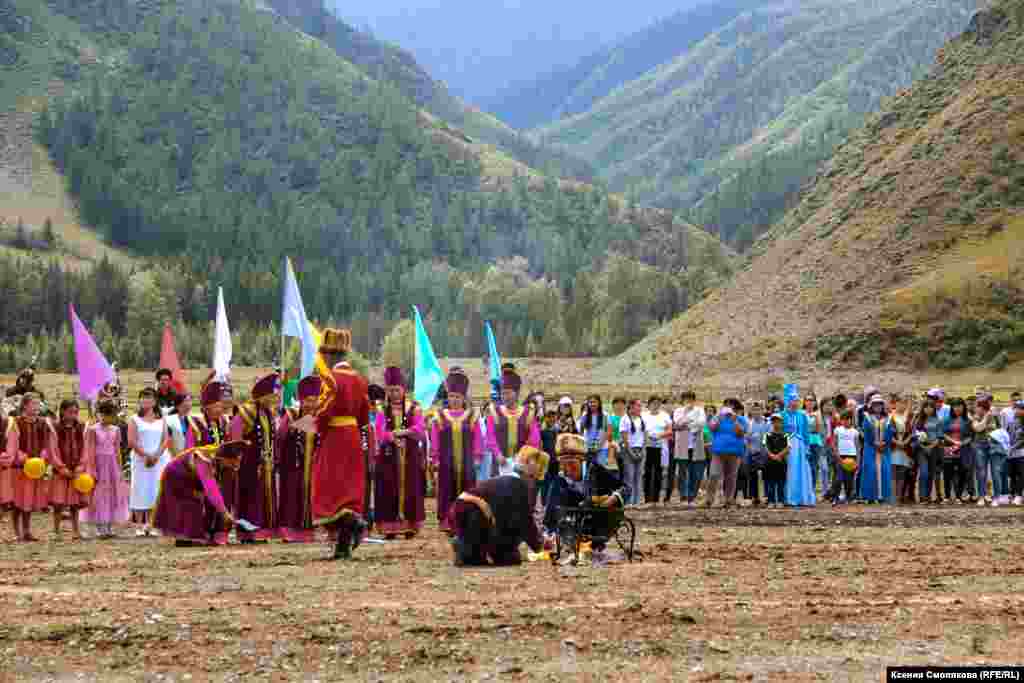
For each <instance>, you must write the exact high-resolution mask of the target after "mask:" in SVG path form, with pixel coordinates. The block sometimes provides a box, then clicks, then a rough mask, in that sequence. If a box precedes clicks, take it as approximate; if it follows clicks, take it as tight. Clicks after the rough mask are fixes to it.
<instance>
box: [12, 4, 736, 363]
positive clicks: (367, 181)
mask: <svg viewBox="0 0 1024 683" xmlns="http://www.w3.org/2000/svg"><path fill="white" fill-rule="evenodd" d="M300 10H301V7H299V5H297V4H295V3H292V4H291V5H290V6H286V5H284V4H278V5H277V7H276V8H275V7H274V6H272V5H269V4H267V3H254V2H247V1H232V0H222V1H215V0H185V1H181V0H179V1H173V0H140V1H137V0H47V1H46V2H37V1H35V0H0V20H2V21H3V22H4V26H5V27H7V28H8V30H7V31H5V32H4V33H3V34H2V40H3V42H2V43H0V54H2V55H3V59H4V61H3V64H4V66H3V67H2V69H0V74H2V76H3V79H4V80H3V81H0V88H2V89H0V93H4V97H5V100H4V101H5V103H8V104H10V105H11V108H12V109H13V110H14V112H15V113H17V114H18V115H19V116H21V117H22V118H25V119H32V120H33V121H34V130H35V141H34V143H33V141H26V140H20V141H18V143H17V144H18V145H21V146H22V147H27V148H31V149H32V150H33V151H32V153H33V154H35V153H36V151H37V150H39V151H42V158H43V160H44V161H46V163H47V164H49V165H51V167H52V169H53V171H54V172H55V174H56V173H59V174H60V175H59V176H57V177H61V176H62V180H63V183H64V187H63V188H61V189H62V190H63V191H66V195H67V197H66V198H67V200H68V201H69V202H73V206H74V208H75V209H76V211H75V214H76V217H77V220H78V225H77V228H78V229H79V230H80V231H83V232H84V231H88V232H89V233H90V234H91V235H92V236H93V239H94V240H95V242H96V243H98V244H100V245H102V246H103V248H105V249H109V250H111V251H112V252H113V253H115V254H117V255H123V258H124V259H125V261H126V264H125V266H124V268H123V269H122V272H121V275H118V276H115V275H112V274H111V268H115V266H116V265H117V264H111V263H109V259H105V258H102V257H100V258H97V259H95V260H94V262H96V263H97V264H98V265H99V266H102V267H98V268H97V269H96V270H95V271H92V272H93V273H96V274H95V275H92V274H86V275H83V276H82V277H86V278H89V279H87V280H86V281H85V282H82V281H80V280H74V279H72V278H70V276H68V275H66V274H63V272H62V270H61V268H64V267H65V264H64V263H63V260H61V261H59V262H56V263H55V262H54V260H53V258H54V257H60V258H61V259H63V257H64V256H65V254H64V252H63V251H62V249H63V246H64V244H65V242H66V237H67V235H66V234H65V233H64V232H63V231H62V229H61V228H62V226H61V225H59V224H57V223H56V222H54V225H53V228H52V229H51V232H52V233H54V239H53V240H48V239H42V237H45V236H46V234H47V233H46V230H45V229H44V226H40V225H38V223H37V224H36V225H29V226H28V229H27V230H22V231H21V234H22V236H21V237H20V238H19V237H18V235H19V233H18V232H17V231H16V232H14V238H12V239H11V240H10V241H9V244H10V248H12V249H15V250H16V251H17V252H18V253H19V254H25V253H28V254H29V255H35V256H37V257H38V258H40V259H41V262H39V263H35V262H32V261H26V260H12V259H9V258H3V259H0V281H3V282H12V283H18V282H21V281H27V282H28V281H30V282H32V283H36V280H35V279H30V280H26V278H25V273H26V271H32V272H35V271H39V272H43V271H47V270H49V272H50V274H49V275H48V280H49V282H50V285H49V287H48V288H47V287H46V285H42V284H40V285H38V286H37V285H33V286H22V287H19V288H18V291H17V292H16V293H15V294H12V295H11V296H9V297H7V298H6V299H5V301H4V302H3V312H4V313H5V314H6V315H9V316H14V318H15V319H17V320H18V324H17V325H13V326H9V327H5V329H4V330H3V335H4V337H3V341H7V342H9V343H21V341H22V340H24V339H26V336H25V335H26V333H27V332H29V331H37V330H39V329H42V328H45V329H48V330H51V331H53V330H55V327H56V326H57V325H58V324H59V321H61V320H62V319H63V317H64V315H65V314H66V303H67V298H72V299H75V300H76V305H77V307H78V310H79V312H80V314H81V315H82V316H83V318H86V319H95V318H97V317H99V316H103V317H104V318H105V319H106V323H108V324H109V325H110V327H112V328H113V329H112V331H111V335H112V337H118V336H121V337H123V338H128V337H131V340H132V341H131V343H130V344H121V345H119V346H118V349H119V351H118V353H119V354H121V356H120V360H121V361H122V365H129V364H130V363H139V364H144V363H145V362H146V360H147V358H148V356H147V355H146V354H147V353H150V352H149V351H148V350H147V349H149V348H150V346H149V344H150V341H151V340H149V339H148V337H145V336H140V335H151V334H155V333H158V332H159V329H160V326H161V324H162V323H161V322H160V321H161V320H164V319H170V320H177V321H179V324H180V325H182V326H184V327H191V328H194V329H195V330H198V329H204V330H205V325H206V324H207V321H209V320H210V317H211V316H210V313H211V308H212V303H213V298H214V295H215V292H216V288H217V286H218V285H222V286H223V287H224V290H225V296H226V298H227V301H228V307H229V310H230V311H231V313H230V315H231V319H232V320H233V321H240V324H241V325H244V326H248V327H250V328H253V329H256V328H258V329H259V331H260V332H261V334H262V332H264V331H267V329H268V327H272V326H274V325H276V324H278V321H277V318H278V316H279V306H280V302H279V297H280V274H281V262H282V257H283V256H284V255H286V254H289V255H291V256H293V258H294V259H295V260H296V267H297V269H298V270H299V271H300V273H301V275H300V277H301V279H302V286H303V291H304V294H305V302H306V306H307V310H308V311H309V312H310V313H311V315H313V316H314V317H316V318H318V319H320V320H322V321H329V320H338V321H345V322H346V323H348V324H351V325H352V327H353V329H354V334H355V336H356V339H357V342H358V343H359V345H360V348H363V349H369V350H371V351H373V350H376V349H377V348H378V347H379V342H380V340H381V338H382V337H383V335H384V334H386V333H387V331H388V330H389V329H390V327H391V326H392V325H393V324H394V322H395V320H396V319H397V318H398V317H399V316H403V315H408V311H409V305H410V303H413V302H416V303H418V304H419V305H420V306H421V308H422V310H423V311H424V314H425V316H426V317H427V320H428V326H429V327H430V329H431V332H432V333H433V334H434V336H435V348H437V349H438V352H439V353H443V354H467V353H477V352H478V351H479V350H482V346H481V341H480V340H479V328H480V324H479V323H480V320H481V317H482V316H485V317H487V318H489V319H492V320H493V321H494V323H495V328H496V332H497V333H498V335H499V337H500V338H501V342H502V343H503V345H504V346H505V348H506V349H508V352H509V353H521V352H523V351H524V350H525V349H526V348H528V347H532V348H533V349H534V350H541V349H543V350H546V351H547V352H551V353H555V352H562V353H564V352H565V351H566V349H568V348H574V349H576V350H577V351H578V352H588V351H596V350H600V349H603V350H618V349H620V348H622V347H624V346H626V345H627V344H628V343H629V342H631V341H633V340H634V339H636V338H639V337H640V336H641V335H643V334H644V333H646V332H647V331H648V329H649V328H650V327H651V326H652V325H655V324H657V323H658V322H659V321H664V320H667V319H669V318H670V317H671V316H672V315H673V314H675V313H676V312H678V311H679V310H682V309H683V308H685V306H686V305H688V303H689V302H690V301H692V300H695V299H696V298H697V297H698V296H699V295H700V294H701V293H702V292H703V291H704V290H705V289H706V288H707V287H708V286H710V283H713V282H714V281H715V280H716V278H718V277H720V276H721V275H722V274H723V273H724V272H726V271H728V268H729V267H730V264H731V253H730V252H729V250H727V249H725V248H724V247H723V246H722V245H721V244H720V243H719V242H718V241H717V240H716V239H715V238H713V237H712V236H710V235H708V234H707V233H706V232H704V231H702V230H700V229H698V228H696V227H694V226H692V225H689V224H686V223H685V222H683V221H681V220H679V219H678V218H677V217H675V216H673V215H672V213H671V212H668V211H664V210H653V209H641V208H638V207H635V206H631V205H629V204H628V203H626V202H625V201H624V200H623V199H622V198H621V197H618V196H615V195H612V194H609V193H608V192H607V191H605V190H603V189H601V188H600V187H596V186H592V185H588V184H586V183H582V182H580V181H578V180H566V179H559V178H557V177H552V176H550V175H546V174H544V173H543V172H542V171H541V170H538V169H535V168H532V167H530V166H528V165H526V164H524V163H523V162H521V161H519V160H517V159H515V158H513V157H512V156H510V155H509V154H507V153H505V152H504V151H503V150H501V149H499V148H497V147H495V146H493V145H489V144H485V143H483V142H481V141H480V140H477V139H474V138H473V137H472V136H470V135H467V134H466V133H465V132H464V131H462V130H461V129H459V128H458V127H456V126H453V125H451V124H450V123H449V122H447V121H445V120H443V119H441V118H439V117H438V116H437V115H435V114H434V113H432V112H431V111H428V110H427V109H424V108H421V107H420V106H419V105H418V104H417V101H416V100H415V98H413V97H412V96H411V95H410V87H411V86H410V83H411V82H412V81H413V80H415V79H414V78H413V77H406V78H402V77H399V76H393V75H389V74H390V73H392V72H394V71H401V69H398V67H396V65H395V61H394V60H399V59H401V53H396V52H394V51H393V50H391V49H390V48H388V47H387V46H375V45H373V44H370V45H362V44H358V45H353V44H352V43H358V42H359V41H362V40H364V39H365V36H361V35H359V34H357V33H354V32H348V33H346V32H345V31H344V30H343V28H342V27H340V26H336V28H335V29H334V30H333V33H332V32H328V33H327V34H326V35H328V37H329V38H330V41H329V42H327V41H323V40H320V39H317V38H314V37H312V36H311V35H310V34H308V33H306V32H304V31H301V30H299V29H298V28H297V26H304V25H305V24H303V23H302V21H301V20H304V19H308V18H309V17H308V16H306V15H304V14H303V13H302V12H301V11H300ZM289 17H291V18H289ZM321 17H322V15H321ZM293 22H294V23H293ZM321 33H322V32H321ZM345 35H348V36H349V42H348V43H346V41H345V39H344V36H345ZM374 52H375V53H376V54H378V55H381V59H380V60H378V61H383V62H385V63H386V64H385V65H386V66H387V68H386V69H384V68H382V69H378V70H377V71H376V72H375V73H374V74H371V73H370V69H369V67H368V66H367V64H369V63H371V62H372V61H373V60H372V58H371V57H370V56H369V55H371V54H372V53H374ZM345 54H348V55H350V56H352V58H353V59H355V60H356V61H349V60H348V59H345V58H343V56H342V55H345ZM355 55H358V59H357V58H356V56H355ZM406 66H407V68H406V71H408V72H409V73H413V74H415V73H418V71H417V67H415V64H414V63H410V64H407V65H406ZM425 87H426V90H425V92H428V91H429V92H433V93H435V94H436V93H437V92H438V91H436V90H431V89H430V86H429V83H427V84H426V86H425ZM424 97H425V103H429V104H431V105H432V106H434V105H436V104H437V100H435V99H431V98H432V97H433V96H432V95H429V93H428V94H427V95H424ZM438 97H439V95H438ZM15 146H16V145H15ZM19 201H21V200H19ZM20 206H24V205H23V204H22V205H20ZM5 210H6V208H5ZM27 233H31V234H30V235H29V237H27V238H26V237H25V234H27ZM40 236H42V237H40ZM609 254H614V255H615V258H609ZM54 269H56V270H54ZM630 275H636V276H637V277H640V276H643V277H644V278H646V279H645V280H644V281H645V282H646V283H647V287H648V289H647V291H646V292H645V293H644V296H643V297H642V298H641V299H640V300H639V301H634V300H633V299H631V300H630V302H631V303H630V305H626V304H625V303H624V302H625V301H626V299H625V297H627V296H634V297H635V296H638V295H637V294H636V292H634V291H633V290H629V289H627V288H622V287H614V286H613V285H614V284H615V282H616V281H615V280H614V279H613V276H614V277H626V276H630ZM122 276H123V277H122ZM499 281H500V282H507V283H509V285H510V287H512V288H513V289H512V290H502V289H500V288H495V287H494V286H493V284H494V283H495V282H499ZM609 283H611V284H609ZM115 286H120V287H122V291H121V292H120V295H119V298H115V297H112V296H111V289H112V288H113V287H115ZM39 288H44V289H45V292H40V291H38V289H39ZM124 289H127V291H124ZM79 291H88V292H89V296H88V297H87V298H86V299H85V300H81V299H78V298H77V297H78V296H79V295H78V294H77V292H79ZM623 310H625V311H626V313H628V316H627V317H628V318H629V320H628V321H626V322H628V324H625V323H624V322H622V321H621V320H619V318H615V317H614V316H617V315H620V313H621V311H623ZM581 312H585V313H586V315H581ZM620 317H621V315H620ZM600 326H612V327H614V328H615V332H616V334H615V335H613V336H608V335H601V336H598V335H596V334H595V333H594V332H593V330H595V329H598V328H599V327H600ZM271 332H272V330H271ZM623 335H626V336H623ZM195 336H199V333H196V335H195ZM264 336H267V335H264ZM261 338H262V337H261ZM267 338H273V334H272V333H271V334H269V336H267ZM609 340H612V341H609ZM37 341H38V340H37ZM39 343H41V342H39ZM610 343H614V345H615V348H610V347H608V344H610ZM156 348H158V344H153V349H154V350H155V349H156ZM260 348H261V349H264V350H261V353H266V351H265V347H264V346H261V347H260ZM273 348H274V347H273V345H271V346H270V349H271V352H273V351H272V350H273ZM248 351H249V350H248V349H247V350H246V352H248ZM127 359H131V360H127ZM260 360H262V361H269V360H271V358H266V357H264V358H261V359H260ZM240 362H241V361H240Z"/></svg>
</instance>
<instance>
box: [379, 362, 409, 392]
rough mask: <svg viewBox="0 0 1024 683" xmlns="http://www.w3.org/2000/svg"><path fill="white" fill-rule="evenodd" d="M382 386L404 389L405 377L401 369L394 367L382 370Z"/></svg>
mask: <svg viewBox="0 0 1024 683" xmlns="http://www.w3.org/2000/svg"><path fill="white" fill-rule="evenodd" d="M384 385H385V386H389V387H404V386H405V375H404V374H403V373H402V368H399V367H396V366H394V365H392V366H391V367H388V368H384Z"/></svg>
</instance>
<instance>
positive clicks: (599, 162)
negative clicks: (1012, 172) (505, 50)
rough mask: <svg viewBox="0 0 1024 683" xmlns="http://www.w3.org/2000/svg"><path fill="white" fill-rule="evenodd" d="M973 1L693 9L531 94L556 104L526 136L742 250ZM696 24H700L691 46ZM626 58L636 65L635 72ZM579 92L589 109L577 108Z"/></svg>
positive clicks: (962, 22)
mask: <svg viewBox="0 0 1024 683" xmlns="http://www.w3.org/2000/svg"><path fill="white" fill-rule="evenodd" d="M977 4H978V3H977V2H976V0H956V1H954V2H948V3H938V4H936V3H929V4H921V3H917V2H912V1H911V0H882V1H880V2H875V3H860V2H852V1H851V0H842V1H841V2H832V1H829V2H822V1H818V0H803V1H801V2H796V3H788V4H775V3H753V4H750V3H748V4H746V5H744V3H742V2H738V3H725V4H723V5H722V6H721V7H719V6H718V5H717V4H716V5H715V6H714V11H712V9H710V8H705V9H704V10H702V11H700V12H698V11H697V10H693V11H691V12H688V13H683V14H680V15H677V16H676V17H673V18H670V19H669V20H666V22H667V23H666V24H665V26H668V27H671V26H676V27H677V28H678V30H676V31H670V30H664V29H665V26H655V27H652V28H651V29H649V30H648V31H646V32H643V33H641V34H638V35H637V36H635V37H632V38H630V39H627V40H625V41H623V42H622V43H621V44H620V46H619V47H618V48H617V49H609V50H607V51H605V52H603V53H599V54H598V55H597V56H596V58H595V60H594V62H593V63H592V64H590V65H589V66H587V67H586V68H584V69H583V71H582V72H573V71H569V72H565V73H563V74H561V75H560V76H558V77H555V78H552V79H549V80H546V81H544V82H543V84H544V88H545V90H546V92H548V93H549V98H548V99H547V100H545V99H541V98H537V99H536V100H535V101H537V102H538V103H540V104H541V105H542V106H550V105H551V103H550V100H552V99H553V100H555V101H557V102H558V104H557V105H556V107H557V108H556V109H554V110H553V111H551V110H549V116H551V118H549V119H548V121H546V122H544V123H542V124H540V125H538V126H537V127H536V128H535V129H534V133H535V135H536V136H537V137H538V139H540V140H542V141H543V142H545V143H547V144H551V145H555V146H561V147H564V148H566V149H569V150H572V151H573V152H574V153H576V154H578V155H580V156H583V157H584V158H585V159H587V160H588V161H590V162H591V163H593V164H594V165H595V166H596V167H597V169H598V173H599V175H600V177H602V178H604V179H605V180H606V181H607V182H608V183H609V186H610V187H611V188H612V189H616V190H621V191H624V192H626V193H627V196H629V197H630V198H631V199H632V200H634V201H639V202H645V203H649V204H653V205H657V206H663V207H667V208H670V209H673V210H677V211H683V212H685V213H686V215H687V216H688V217H689V219H690V220H693V221H698V222H699V223H698V224H700V225H704V226H706V227H707V228H708V229H709V230H711V231H712V232H714V233H715V234H717V235H719V236H720V237H721V238H722V239H723V240H724V241H725V242H726V243H728V244H730V245H732V246H735V247H738V248H744V247H746V246H747V245H749V244H750V243H752V242H753V241H754V240H756V239H757V238H758V237H759V236H760V235H762V234H763V233H764V232H766V231H767V229H768V227H770V225H771V224H772V223H773V222H774V221H775V220H777V219H778V218H779V217H780V216H781V215H782V213H783V212H784V211H785V208H786V207H787V206H789V205H792V204H793V203H795V201H796V198H797V197H796V195H797V191H798V190H799V188H800V187H802V186H803V185H804V184H805V183H806V182H807V181H809V180H810V179H811V178H813V176H814V173H815V171H816V169H817V167H818V165H819V164H820V163H821V161H823V160H824V159H827V158H829V157H830V156H831V154H832V152H833V150H834V149H835V147H836V146H837V145H838V144H840V143H841V142H842V141H843V139H845V136H846V135H847V134H848V133H849V131H851V130H854V129H855V128H856V127H858V126H859V125H861V123H862V122H863V120H864V116H865V115H866V114H868V113H869V112H872V111H874V110H875V109H877V108H878V106H879V104H880V103H881V101H882V99H883V98H884V97H887V96H890V95H894V94H895V93H896V92H897V91H898V90H899V88H901V87H904V86H906V85H908V84H909V83H911V82H912V80H913V79H914V78H916V77H918V76H920V75H921V74H922V73H924V71H925V70H926V69H927V68H928V67H929V66H930V65H931V64H932V62H933V60H934V58H935V53H936V51H937V50H938V49H939V48H940V47H941V46H942V45H943V43H945V42H946V40H948V39H949V38H951V37H952V36H954V35H956V34H958V33H959V32H960V31H962V30H963V29H964V28H965V27H966V26H967V23H968V21H969V19H970V16H971V13H972V12H973V11H974V10H975V9H976V7H977ZM691 24H692V25H694V26H698V25H699V26H702V27H704V28H705V29H706V33H705V34H703V35H700V36H699V39H696V40H693V41H689V40H688V39H687V37H688V36H690V34H689V33H688V32H687V30H686V28H685V27H689V26H690V25H691ZM673 47H675V49H673ZM655 59H658V60H660V61H658V63H657V64H652V62H653V61H654V60H655ZM631 65H635V66H636V69H635V70H638V69H640V68H643V69H644V72H643V73H642V74H639V75H637V76H631V75H630V66H631ZM594 95H600V96H599V97H597V98H596V99H595V98H594ZM581 98H582V99H581ZM577 101H582V102H584V103H585V104H586V105H587V106H586V108H585V110H584V111H579V112H578V113H576V112H577V110H576V109H575V106H576V104H575V103H576V102H577ZM545 103H547V104H545ZM566 113H568V114H570V115H563V114H566ZM527 114H530V112H527ZM556 116H562V118H555V117H556Z"/></svg>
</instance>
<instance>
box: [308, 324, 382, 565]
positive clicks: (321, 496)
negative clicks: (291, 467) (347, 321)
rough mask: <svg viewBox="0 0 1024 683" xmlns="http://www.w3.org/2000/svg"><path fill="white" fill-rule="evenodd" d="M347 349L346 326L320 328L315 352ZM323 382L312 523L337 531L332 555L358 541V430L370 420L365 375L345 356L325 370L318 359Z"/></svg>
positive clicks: (362, 471) (361, 474)
mask: <svg viewBox="0 0 1024 683" xmlns="http://www.w3.org/2000/svg"><path fill="white" fill-rule="evenodd" d="M351 349H352V333H351V332H349V331H348V330H337V329H331V328H328V329H326V330H324V336H323V341H322V342H321V344H320V353H321V354H323V355H324V356H325V357H326V358H334V357H341V358H344V357H345V356H347V354H348V353H349V352H350V351H351ZM318 368H319V371H320V379H321V380H322V386H321V389H320V402H319V406H318V408H317V429H316V431H317V433H318V434H320V445H319V446H318V447H317V455H316V460H315V461H314V463H313V484H312V492H313V502H312V507H313V524H314V525H316V526H326V527H327V528H328V530H330V531H332V532H334V533H336V534H337V543H336V545H335V551H334V557H335V558H336V559H342V558H347V557H349V556H350V554H351V547H350V544H352V543H355V544H358V543H359V541H360V540H361V537H362V534H363V533H364V531H365V528H366V523H365V521H364V520H363V514H364V513H365V511H366V507H365V487H366V460H365V457H366V456H365V451H364V450H363V439H362V430H363V428H364V427H366V426H367V425H368V424H369V422H370V415H369V409H370V405H369V400H368V398H367V385H366V380H365V379H363V377H362V376H360V375H359V373H357V372H356V371H355V370H353V369H352V366H351V365H349V364H348V362H346V361H344V360H343V361H341V362H339V363H337V364H335V366H334V367H333V368H332V369H330V370H328V369H327V368H326V367H324V366H323V364H318Z"/></svg>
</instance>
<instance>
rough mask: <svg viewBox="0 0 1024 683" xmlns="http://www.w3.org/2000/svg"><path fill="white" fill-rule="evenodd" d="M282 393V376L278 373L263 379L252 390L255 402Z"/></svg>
mask: <svg viewBox="0 0 1024 683" xmlns="http://www.w3.org/2000/svg"><path fill="white" fill-rule="evenodd" d="M280 391H281V376H280V375H279V374H277V373H276V372H274V373H271V374H269V375H267V376H266V377H263V378H261V379H260V380H259V381H258V382H256V384H255V385H254V386H253V388H252V397H253V398H254V399H255V400H257V401H258V400H259V399H261V398H266V397H267V396H271V395H273V394H276V393H278V392H280Z"/></svg>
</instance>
